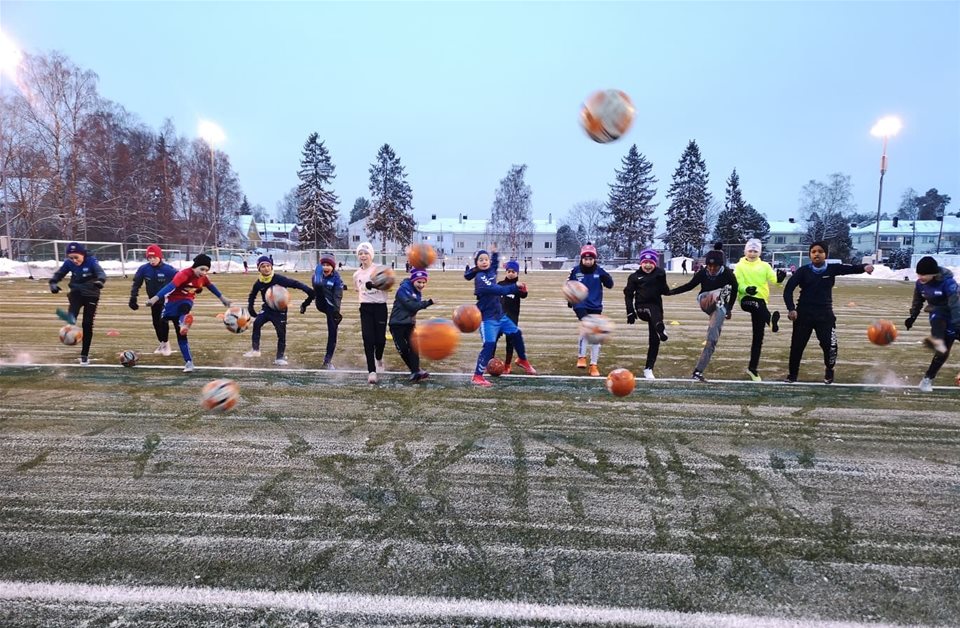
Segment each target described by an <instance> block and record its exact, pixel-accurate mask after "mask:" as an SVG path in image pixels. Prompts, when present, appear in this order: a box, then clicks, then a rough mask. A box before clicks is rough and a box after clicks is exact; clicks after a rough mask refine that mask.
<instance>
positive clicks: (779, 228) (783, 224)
mask: <svg viewBox="0 0 960 628" xmlns="http://www.w3.org/2000/svg"><path fill="white" fill-rule="evenodd" d="M769 224H770V233H771V234H774V233H795V234H803V233H806V232H807V229H806V227H804V226H803V225H802V224H800V223H799V222H790V221H789V220H771V221H769Z"/></svg>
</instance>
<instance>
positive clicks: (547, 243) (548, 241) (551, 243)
mask: <svg viewBox="0 0 960 628" xmlns="http://www.w3.org/2000/svg"><path fill="white" fill-rule="evenodd" d="M551 246H553V242H551V241H550V240H547V241H546V242H544V243H543V248H545V249H549V248H550V247H551Z"/></svg>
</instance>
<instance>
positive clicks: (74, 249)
mask: <svg viewBox="0 0 960 628" xmlns="http://www.w3.org/2000/svg"><path fill="white" fill-rule="evenodd" d="M73 253H79V254H80V255H83V256H86V255H87V249H86V248H84V246H83V245H82V244H80V243H79V242H71V243H70V244H68V245H67V255H71V254H73Z"/></svg>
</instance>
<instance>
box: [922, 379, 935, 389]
mask: <svg viewBox="0 0 960 628" xmlns="http://www.w3.org/2000/svg"><path fill="white" fill-rule="evenodd" d="M920 392H933V380H931V379H930V378H929V377H924V378H923V379H921V380H920Z"/></svg>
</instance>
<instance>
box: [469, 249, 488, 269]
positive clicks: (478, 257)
mask: <svg viewBox="0 0 960 628" xmlns="http://www.w3.org/2000/svg"><path fill="white" fill-rule="evenodd" d="M481 255H490V252H489V251H487V249H480V250H479V251H477V252H476V253H475V254H474V256H473V265H474V266H476V265H477V260H478V259H480V256H481Z"/></svg>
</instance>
